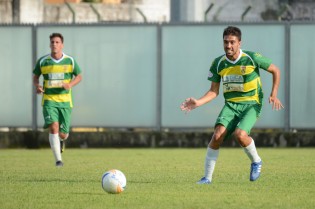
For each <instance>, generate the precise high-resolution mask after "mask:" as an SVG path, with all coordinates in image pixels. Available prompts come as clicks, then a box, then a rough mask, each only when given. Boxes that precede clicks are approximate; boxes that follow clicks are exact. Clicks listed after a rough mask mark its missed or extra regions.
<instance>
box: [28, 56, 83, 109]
mask: <svg viewBox="0 0 315 209" xmlns="http://www.w3.org/2000/svg"><path fill="white" fill-rule="evenodd" d="M33 73H34V74H35V75H37V76H40V75H43V78H44V79H43V87H44V93H43V97H42V105H43V106H51V107H60V108H72V107H73V103H72V93H71V89H70V90H66V89H64V88H63V87H62V84H63V83H70V82H71V80H72V78H73V76H77V75H79V74H80V73H81V69H80V67H79V65H78V64H77V62H76V61H75V60H74V59H73V58H72V57H71V56H68V55H66V54H63V55H62V58H61V59H59V60H55V59H54V58H52V57H51V56H50V55H45V56H43V57H41V58H40V59H39V60H38V61H37V63H36V65H35V68H34V70H33Z"/></svg>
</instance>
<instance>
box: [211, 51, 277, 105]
mask: <svg viewBox="0 0 315 209" xmlns="http://www.w3.org/2000/svg"><path fill="white" fill-rule="evenodd" d="M270 65H271V60H270V59H268V58H266V57H263V56H262V55H261V54H259V53H255V52H250V51H243V50H241V51H240V56H239V57H238V59H237V60H235V61H231V60H229V59H228V58H227V57H226V56H225V55H222V56H220V57H217V58H216V59H215V60H214V61H213V63H212V65H211V67H210V72H209V76H208V80H210V81H213V82H218V83H219V82H221V81H222V84H223V95H224V98H225V101H227V102H234V103H244V104H255V103H258V104H261V102H262V98H263V91H262V84H261V80H260V74H259V69H260V68H261V69H263V70H267V69H268V67H269V66H270Z"/></svg>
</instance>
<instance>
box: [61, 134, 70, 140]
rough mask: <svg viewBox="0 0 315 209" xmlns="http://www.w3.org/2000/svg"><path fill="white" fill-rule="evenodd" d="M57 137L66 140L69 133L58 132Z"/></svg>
mask: <svg viewBox="0 0 315 209" xmlns="http://www.w3.org/2000/svg"><path fill="white" fill-rule="evenodd" d="M59 137H60V138H61V139H62V140H66V139H68V137H69V133H59Z"/></svg>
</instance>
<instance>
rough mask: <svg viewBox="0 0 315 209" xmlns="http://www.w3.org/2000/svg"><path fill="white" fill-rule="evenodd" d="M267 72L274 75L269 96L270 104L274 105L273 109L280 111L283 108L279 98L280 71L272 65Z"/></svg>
mask: <svg viewBox="0 0 315 209" xmlns="http://www.w3.org/2000/svg"><path fill="white" fill-rule="evenodd" d="M267 71H268V72H269V73H271V74H272V89H271V94H270V96H269V103H270V104H272V109H276V110H280V109H282V108H283V105H282V103H281V101H280V100H279V99H278V97H277V95H278V88H279V85H280V70H279V68H278V67H277V66H276V65H274V64H271V65H270V66H269V67H268V69H267Z"/></svg>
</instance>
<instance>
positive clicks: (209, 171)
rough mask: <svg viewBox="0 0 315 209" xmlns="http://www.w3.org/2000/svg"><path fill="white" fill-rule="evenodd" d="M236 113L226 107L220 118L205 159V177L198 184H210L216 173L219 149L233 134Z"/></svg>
mask: <svg viewBox="0 0 315 209" xmlns="http://www.w3.org/2000/svg"><path fill="white" fill-rule="evenodd" d="M233 118H234V113H233V111H232V109H231V108H230V107H229V106H227V105H225V106H224V107H223V109H222V111H221V113H220V115H219V116H218V119H217V121H216V126H215V130H214V133H213V135H212V138H211V140H210V142H209V145H208V147H207V153H206V158H205V164H204V167H205V175H204V177H203V178H201V179H200V180H199V181H198V182H197V183H198V184H210V183H211V181H212V175H213V172H214V168H215V164H216V161H217V159H218V156H219V148H220V145H221V144H222V142H223V140H224V139H225V138H226V137H227V136H228V135H230V133H231V130H230V128H231V124H232V123H231V122H232V121H233Z"/></svg>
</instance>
